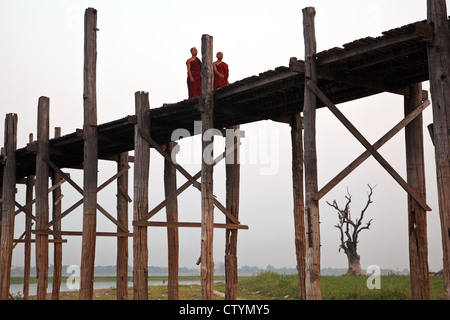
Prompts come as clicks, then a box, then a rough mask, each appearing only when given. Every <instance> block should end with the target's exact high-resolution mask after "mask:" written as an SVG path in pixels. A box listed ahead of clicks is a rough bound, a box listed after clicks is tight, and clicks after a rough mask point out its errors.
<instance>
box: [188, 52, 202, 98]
mask: <svg viewBox="0 0 450 320" xmlns="http://www.w3.org/2000/svg"><path fill="white" fill-rule="evenodd" d="M201 70H202V62H201V61H200V59H199V58H195V60H194V61H192V62H191V74H192V77H193V78H194V82H191V80H190V79H189V74H188V78H187V86H188V92H189V98H195V97H198V96H201V95H202V77H201Z"/></svg>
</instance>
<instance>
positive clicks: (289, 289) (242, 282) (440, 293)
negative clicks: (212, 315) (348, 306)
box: [215, 272, 444, 300]
mask: <svg viewBox="0 0 450 320" xmlns="http://www.w3.org/2000/svg"><path fill="white" fill-rule="evenodd" d="M367 279H368V277H359V276H322V277H321V284H322V299H323V300H410V299H411V284H410V279H409V276H381V282H380V283H381V289H380V290H369V289H368V288H367ZM215 288H216V290H224V289H220V287H219V286H215ZM430 292H431V299H432V300H443V299H444V280H443V278H442V277H430ZM238 297H240V298H242V299H255V300H257V299H276V300H286V299H288V300H291V299H298V298H299V296H298V277H297V276H296V275H287V276H286V277H284V276H283V275H280V274H276V273H271V272H265V273H262V274H259V275H257V276H253V277H240V278H239V286H238Z"/></svg>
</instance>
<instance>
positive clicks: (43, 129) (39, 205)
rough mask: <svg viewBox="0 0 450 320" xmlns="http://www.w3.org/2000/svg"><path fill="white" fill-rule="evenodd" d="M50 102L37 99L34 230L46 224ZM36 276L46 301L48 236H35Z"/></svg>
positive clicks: (42, 98)
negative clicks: (46, 160)
mask: <svg viewBox="0 0 450 320" xmlns="http://www.w3.org/2000/svg"><path fill="white" fill-rule="evenodd" d="M49 114H50V101H49V99H48V98H47V97H40V98H39V105H38V124H37V141H38V151H37V154H36V230H43V229H44V226H45V225H46V224H47V223H48V217H49V207H48V178H49V171H50V169H49V167H48V165H47V163H46V162H45V161H44V159H45V158H48V156H49V132H50V119H49ZM36 275H37V278H38V286H37V298H38V300H46V299H47V287H48V235H45V234H39V235H36Z"/></svg>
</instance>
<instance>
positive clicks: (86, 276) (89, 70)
mask: <svg viewBox="0 0 450 320" xmlns="http://www.w3.org/2000/svg"><path fill="white" fill-rule="evenodd" d="M96 67H97V10H95V9H93V8H88V9H86V12H85V16H84V93H83V99H84V101H83V108H84V130H83V133H84V178H83V181H84V184H83V190H84V191H83V239H82V250H81V271H80V300H91V299H92V297H93V294H94V292H93V291H94V260H95V240H96V238H95V232H96V224H97V170H98V132H97V89H96V78H97V72H96Z"/></svg>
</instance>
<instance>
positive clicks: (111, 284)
mask: <svg viewBox="0 0 450 320" xmlns="http://www.w3.org/2000/svg"><path fill="white" fill-rule="evenodd" d="M179 284H180V285H192V284H198V285H200V280H180V281H179ZM148 285H149V286H164V285H167V280H150V281H149V282H148ZM128 286H129V287H132V286H133V282H132V281H128ZM115 287H116V282H115V281H94V290H96V289H110V288H115ZM29 288H30V289H29V295H30V296H35V295H37V283H30V285H29ZM64 291H65V292H70V291H78V289H72V288H69V287H68V286H67V283H66V282H65V281H63V282H62V283H61V292H64ZM9 292H10V293H11V294H12V295H13V296H15V295H17V294H20V295H21V296H23V283H17V284H11V285H10V287H9ZM47 292H48V293H50V292H52V283H49V285H48V288H47Z"/></svg>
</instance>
